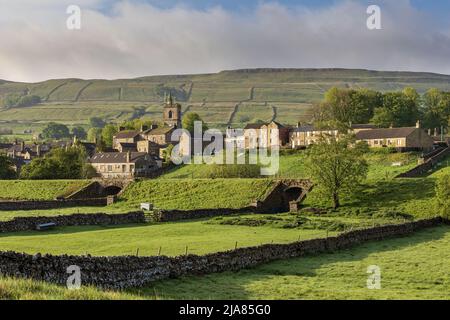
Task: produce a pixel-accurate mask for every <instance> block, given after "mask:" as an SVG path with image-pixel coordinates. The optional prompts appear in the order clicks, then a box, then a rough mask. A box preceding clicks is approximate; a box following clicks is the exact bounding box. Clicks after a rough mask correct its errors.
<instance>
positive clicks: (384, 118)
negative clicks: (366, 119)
mask: <svg viewBox="0 0 450 320" xmlns="http://www.w3.org/2000/svg"><path fill="white" fill-rule="evenodd" d="M371 122H372V123H373V124H374V125H376V126H378V127H381V128H387V127H389V126H391V125H394V115H393V114H392V112H391V111H390V110H389V109H387V108H383V107H381V108H376V109H375V111H374V115H373V118H372V120H371Z"/></svg>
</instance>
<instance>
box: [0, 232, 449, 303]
mask: <svg viewBox="0 0 450 320" xmlns="http://www.w3.org/2000/svg"><path fill="white" fill-rule="evenodd" d="M448 250H450V227H445V226H442V227H437V228H433V229H427V230H424V231H421V232H418V233H415V234H414V235H411V236H409V237H404V238H396V239H391V240H385V241H382V242H369V243H366V244H363V245H360V246H358V247H355V248H352V249H348V250H344V251H340V252H335V253H329V254H321V255H317V256H307V257H302V258H296V259H289V260H281V261H276V262H272V263H269V264H266V265H263V266H259V267H256V268H252V269H249V270H242V271H239V272H225V273H218V274H210V275H206V276H201V277H199V276H197V277H196V276H192V277H184V278H180V279H173V280H164V281H159V282H156V283H154V284H152V285H149V286H148V287H147V288H144V289H135V290H128V291H124V292H110V291H106V292H105V291H101V290H98V289H94V288H86V287H83V288H82V289H81V290H79V291H69V290H66V289H65V288H63V287H59V286H56V285H52V284H47V283H43V282H39V281H32V280H18V279H11V278H1V279H0V298H1V299H74V300H76V299H225V300H226V299H305V300H306V299H446V300H448V299H450V276H449V274H450V269H449V265H450V257H449V255H448V254H447V252H448ZM370 265H377V266H379V267H380V269H381V289H380V290H370V289H367V286H366V283H367V278H368V274H367V268H368V266H370ZM212 288H213V290H212Z"/></svg>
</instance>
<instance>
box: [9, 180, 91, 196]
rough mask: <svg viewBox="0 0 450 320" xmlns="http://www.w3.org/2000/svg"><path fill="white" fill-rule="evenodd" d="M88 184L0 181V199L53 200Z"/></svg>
mask: <svg viewBox="0 0 450 320" xmlns="http://www.w3.org/2000/svg"><path fill="white" fill-rule="evenodd" d="M88 183H89V181H88V180H0V186H1V188H0V199H3V200H5V199H6V200H53V199H55V198H56V197H57V196H65V195H69V194H71V193H72V192H75V191H77V190H78V189H80V188H82V187H83V186H85V185H87V184H88Z"/></svg>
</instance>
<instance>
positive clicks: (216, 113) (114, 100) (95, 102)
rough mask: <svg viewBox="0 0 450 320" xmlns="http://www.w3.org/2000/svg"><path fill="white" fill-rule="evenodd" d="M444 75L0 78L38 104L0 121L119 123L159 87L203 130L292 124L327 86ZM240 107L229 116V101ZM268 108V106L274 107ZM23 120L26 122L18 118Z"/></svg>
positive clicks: (158, 98)
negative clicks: (191, 114) (98, 120)
mask: <svg viewBox="0 0 450 320" xmlns="http://www.w3.org/2000/svg"><path fill="white" fill-rule="evenodd" d="M449 83H450V77H449V76H445V75H438V74H428V73H412V72H410V73H408V72H376V71H367V70H345V69H297V70H294V69H292V70H276V69H273V70H270V69H263V70H237V71H223V72H219V73H216V74H199V75H182V76H155V77H143V78H138V79H123V80H80V79H54V80H48V81H44V82H40V83H14V82H1V81H0V100H1V98H2V97H4V96H6V95H7V94H10V93H22V92H24V91H26V90H29V92H30V94H34V95H39V96H40V97H41V98H42V99H43V103H42V104H40V105H37V106H33V107H27V108H13V109H9V110H4V109H1V107H0V120H2V121H5V122H3V123H2V125H5V127H8V128H11V129H13V130H14V133H15V134H18V133H20V132H21V131H22V130H23V128H24V122H26V125H25V128H29V127H31V128H33V129H35V130H36V131H37V132H40V131H41V130H42V127H43V126H45V124H46V123H48V122H49V121H58V122H62V123H65V124H68V125H78V124H82V125H83V124H84V125H86V124H87V123H88V120H89V118H90V117H92V116H99V117H102V118H104V119H105V120H107V121H112V122H120V121H123V120H126V119H129V118H130V117H132V114H133V112H132V111H133V109H132V108H133V107H137V106H158V108H157V109H155V108H153V109H152V110H151V111H149V112H148V114H146V116H148V117H151V118H152V119H154V120H159V119H161V117H162V110H161V108H162V107H161V103H162V100H163V97H164V92H168V91H169V90H170V91H172V92H173V93H174V95H175V96H176V97H177V100H178V101H179V102H181V103H182V105H183V107H184V108H188V107H189V106H192V107H191V108H192V110H191V108H189V110H190V111H195V112H198V113H199V114H200V115H201V116H202V118H203V119H204V120H205V121H206V122H208V123H209V124H210V126H211V127H213V126H214V127H220V128H222V127H224V126H225V125H226V124H227V123H228V122H229V121H230V120H232V124H233V126H238V127H239V126H243V125H245V124H246V123H248V122H251V121H256V120H264V121H266V120H270V119H272V117H275V119H276V120H277V121H279V122H281V123H286V124H291V125H294V124H296V123H297V122H298V121H303V122H304V121H307V120H309V119H310V118H311V105H312V104H313V103H315V102H317V101H319V100H321V98H322V96H323V93H324V92H325V91H326V90H328V89H329V88H331V87H333V86H337V87H341V88H371V89H376V90H380V91H392V90H400V89H402V88H404V87H406V86H411V87H414V88H416V89H417V90H418V91H419V92H420V93H423V92H425V91H426V90H427V89H429V88H430V87H437V88H439V89H441V90H446V91H449V90H450V85H449ZM238 103H241V104H242V107H241V108H240V109H239V110H238V112H237V114H236V115H235V117H233V119H230V116H231V113H232V112H233V110H234V106H235V105H236V104H238ZM273 107H275V112H274V109H273ZM24 119H26V120H24Z"/></svg>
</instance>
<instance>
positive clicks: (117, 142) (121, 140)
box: [112, 130, 141, 152]
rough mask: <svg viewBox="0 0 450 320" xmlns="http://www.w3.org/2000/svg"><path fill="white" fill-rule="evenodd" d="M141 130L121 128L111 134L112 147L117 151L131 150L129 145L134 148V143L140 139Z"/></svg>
mask: <svg viewBox="0 0 450 320" xmlns="http://www.w3.org/2000/svg"><path fill="white" fill-rule="evenodd" d="M140 135H141V131H139V130H122V131H119V132H118V133H117V134H115V135H114V136H113V144H112V147H113V149H115V150H118V151H119V152H127V151H132V150H129V148H130V146H134V150H133V151H135V150H136V143H137V142H138V141H139V140H140Z"/></svg>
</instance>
